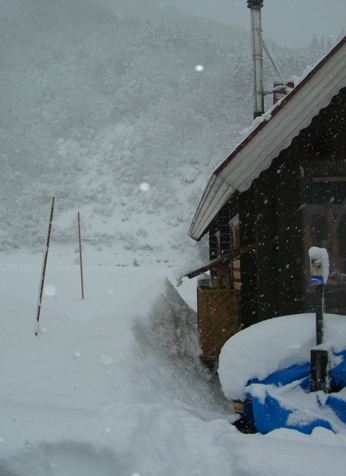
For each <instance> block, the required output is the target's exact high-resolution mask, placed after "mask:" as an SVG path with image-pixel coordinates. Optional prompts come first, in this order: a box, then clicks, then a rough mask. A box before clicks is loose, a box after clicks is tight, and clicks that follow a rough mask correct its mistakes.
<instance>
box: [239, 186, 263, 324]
mask: <svg viewBox="0 0 346 476" xmlns="http://www.w3.org/2000/svg"><path fill="white" fill-rule="evenodd" d="M255 197H256V196H255V190H254V187H251V188H250V189H249V190H248V191H246V192H244V193H242V194H241V195H240V196H239V223H240V246H241V247H242V248H244V247H246V246H248V245H251V244H252V243H256V229H255V221H256V202H255ZM240 262H241V265H240V267H241V282H242V287H241V292H240V296H239V302H238V305H239V322H240V326H241V328H245V327H249V326H251V325H252V324H255V323H256V322H258V306H257V256H256V255H254V254H253V253H246V254H244V255H242V256H241V258H240Z"/></svg>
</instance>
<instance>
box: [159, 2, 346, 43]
mask: <svg viewBox="0 0 346 476" xmlns="http://www.w3.org/2000/svg"><path fill="white" fill-rule="evenodd" d="M161 3H162V4H172V5H175V6H176V7H179V9H181V10H183V11H185V12H189V13H192V14H194V15H198V16H204V17H208V18H212V19H214V20H218V21H221V22H226V23H235V24H238V25H241V26H244V27H246V28H248V29H250V14H249V10H248V8H247V0H161ZM345 25H346V0H264V7H263V8H262V27H263V36H264V38H271V39H274V40H275V41H276V42H278V43H279V44H281V45H286V46H297V47H298V46H306V45H307V44H309V43H310V41H311V38H312V36H313V34H314V33H315V34H316V35H317V36H324V37H325V38H326V39H327V38H329V37H330V36H331V37H332V39H334V40H335V39H336V38H337V37H338V36H339V34H340V33H341V32H342V30H343V28H345Z"/></svg>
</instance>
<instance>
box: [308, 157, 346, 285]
mask: <svg viewBox="0 0 346 476" xmlns="http://www.w3.org/2000/svg"><path fill="white" fill-rule="evenodd" d="M302 177H303V189H302V190H303V203H304V208H303V210H304V213H303V222H304V257H305V269H306V273H307V275H308V272H309V264H308V258H307V256H308V250H309V248H310V247H311V246H319V247H323V248H324V247H327V248H328V253H329V262H330V276H329V280H328V284H329V285H339V286H340V285H344V284H346V161H344V160H333V161H325V162H322V161H316V162H305V163H304V164H303V168H302Z"/></svg>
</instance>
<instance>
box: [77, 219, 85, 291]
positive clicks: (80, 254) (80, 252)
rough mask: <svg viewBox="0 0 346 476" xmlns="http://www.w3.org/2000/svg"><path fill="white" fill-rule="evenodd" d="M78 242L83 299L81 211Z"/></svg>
mask: <svg viewBox="0 0 346 476" xmlns="http://www.w3.org/2000/svg"><path fill="white" fill-rule="evenodd" d="M78 243H79V264H80V281H81V289H82V299H84V281H83V260H82V239H81V232H80V213H79V212H78Z"/></svg>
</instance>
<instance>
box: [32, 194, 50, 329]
mask: <svg viewBox="0 0 346 476" xmlns="http://www.w3.org/2000/svg"><path fill="white" fill-rule="evenodd" d="M54 202H55V198H54V197H53V198H52V206H51V210H50V219H49V225H48V234H47V242H46V252H45V255H44V261H43V269H42V279H41V287H40V296H39V300H38V308H37V317H36V321H37V329H36V332H35V334H36V335H37V334H38V326H39V322H40V313H41V305H42V296H43V287H44V279H45V276H46V267H47V259H48V251H49V242H50V234H51V230H52V222H53V213H54Z"/></svg>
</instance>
